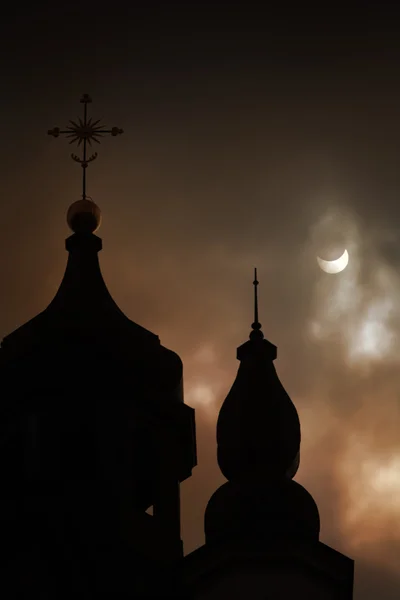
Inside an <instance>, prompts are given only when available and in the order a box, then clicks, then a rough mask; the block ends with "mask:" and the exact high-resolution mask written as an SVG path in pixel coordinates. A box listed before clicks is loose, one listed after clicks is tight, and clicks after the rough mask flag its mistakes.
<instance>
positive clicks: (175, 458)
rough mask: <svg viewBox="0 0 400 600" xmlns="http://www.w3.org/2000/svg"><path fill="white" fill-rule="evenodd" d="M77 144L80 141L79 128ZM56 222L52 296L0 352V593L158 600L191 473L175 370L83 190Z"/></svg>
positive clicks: (83, 132)
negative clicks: (119, 283)
mask: <svg viewBox="0 0 400 600" xmlns="http://www.w3.org/2000/svg"><path fill="white" fill-rule="evenodd" d="M86 99H87V98H86V97H85V100H86ZM85 108H86V103H85ZM77 135H78V139H80V140H81V141H82V138H83V139H84V145H86V141H87V140H88V139H89V136H90V135H91V130H90V127H87V126H86V125H85V123H82V126H81V127H80V130H79V131H77ZM79 136H80V137H79ZM85 152H86V151H85ZM85 160H86V158H85ZM82 166H83V168H84V172H85V169H86V166H87V164H86V165H85V163H84V164H83V165H82ZM68 223H69V225H70V227H71V228H72V230H73V232H74V233H73V234H72V235H71V236H70V237H69V238H68V239H67V240H66V248H67V251H68V253H69V257H68V263H67V268H66V271H65V275H64V278H63V280H62V282H61V285H60V287H59V290H58V292H57V294H56V296H55V298H54V299H53V300H52V302H51V303H50V305H49V306H48V307H47V308H46V309H45V310H44V311H43V312H42V313H41V314H39V315H38V316H36V317H35V318H33V319H32V320H31V321H29V322H28V323H26V324H25V325H23V326H22V327H20V328H19V329H17V330H16V331H14V332H13V333H11V334H10V335H8V336H7V337H6V338H5V339H4V340H3V343H2V346H1V349H0V376H1V382H2V389H3V390H7V393H5V394H4V395H3V397H2V402H1V433H2V481H3V488H2V494H1V509H2V510H1V516H0V519H1V534H0V536H1V544H2V547H3V561H2V564H1V582H2V583H1V586H2V595H3V597H4V598H11V597H12V598H14V597H18V598H22V597H38V598H52V599H58V598H63V597H68V598H92V597H93V598H97V597H99V596H102V595H104V597H105V596H106V597H108V598H114V597H118V598H120V597H126V598H133V597H142V596H146V595H148V596H157V597H164V596H165V593H167V595H171V594H173V593H175V590H176V585H177V582H176V581H175V579H174V573H175V570H176V569H175V565H176V564H177V563H179V561H181V560H182V555H183V551H182V543H181V537H180V504H179V484H180V482H181V481H183V480H184V479H185V478H187V477H189V476H190V474H191V471H192V468H193V466H194V465H195V464H196V446H195V430H194V411H193V409H192V408H190V407H188V406H186V405H185V404H184V402H183V389H182V362H181V360H180V358H179V356H178V355H177V354H175V353H174V352H172V351H171V350H168V349H167V348H164V347H163V346H162V345H161V344H160V341H159V338H158V337H157V336H156V335H155V334H154V333H152V332H150V331H148V330H147V329H145V328H143V327H141V326H140V325H137V324H136V323H134V322H133V321H131V320H129V319H128V318H127V317H126V316H125V315H124V314H123V313H122V312H121V310H120V309H119V308H118V306H117V305H116V303H115V302H114V300H113V299H112V297H111V296H110V294H109V292H108V290H107V288H106V285H105V283H104V281H103V278H102V275H101V272H100V267H99V261H98V252H99V251H100V250H101V247H102V243H101V239H100V238H99V237H97V236H96V235H95V234H94V231H95V230H96V229H97V227H98V225H99V223H100V211H99V209H98V207H97V206H96V205H95V204H94V203H93V202H92V201H90V200H88V199H87V197H86V195H85V187H84V188H83V195H82V199H81V200H78V201H77V202H75V203H74V204H73V205H72V206H71V208H70V210H69V212H68ZM149 507H152V508H153V511H152V512H153V515H151V514H148V513H147V512H146V510H147V509H149ZM4 557H5V560H4ZM6 589H7V590H10V595H8V596H7V594H6V592H5V590H6Z"/></svg>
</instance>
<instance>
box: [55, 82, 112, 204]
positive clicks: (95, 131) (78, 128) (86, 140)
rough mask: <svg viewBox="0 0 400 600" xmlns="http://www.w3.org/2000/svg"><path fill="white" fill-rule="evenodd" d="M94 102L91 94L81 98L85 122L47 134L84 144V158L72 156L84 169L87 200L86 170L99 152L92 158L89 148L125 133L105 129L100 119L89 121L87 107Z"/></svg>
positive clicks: (83, 190) (72, 122)
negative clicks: (103, 140) (105, 137)
mask: <svg viewBox="0 0 400 600" xmlns="http://www.w3.org/2000/svg"><path fill="white" fill-rule="evenodd" d="M91 102H92V99H91V97H90V96H89V94H84V95H83V96H82V98H81V103H82V104H83V120H82V119H80V118H79V119H78V121H77V122H76V121H69V123H70V125H67V128H66V129H65V130H63V131H62V130H61V129H60V128H59V127H54V129H49V131H48V132H47V133H48V134H49V135H52V136H54V137H58V136H59V135H66V137H67V138H71V140H70V142H69V143H70V144H74V143H76V144H77V145H78V146H81V144H82V143H83V147H82V148H83V152H82V157H81V158H79V156H77V155H76V154H73V153H72V154H71V158H72V160H74V161H75V162H77V163H79V164H80V165H81V167H82V171H83V173H82V174H83V178H82V198H83V199H84V200H85V198H86V169H87V167H88V165H89V163H90V162H92V161H93V160H95V159H96V158H97V152H94V153H93V154H91V155H90V156H88V155H87V150H88V148H87V146H88V144H89V146H91V145H92V142H96V143H97V144H100V140H99V139H98V138H101V137H103V136H104V135H106V134H111V135H113V136H116V135H120V134H121V133H123V130H122V129H119V128H118V127H113V128H112V129H103V127H104V126H103V125H102V124H101V123H100V119H98V120H97V121H93V120H92V118H90V119H89V120H88V118H87V105H88V104H89V103H91Z"/></svg>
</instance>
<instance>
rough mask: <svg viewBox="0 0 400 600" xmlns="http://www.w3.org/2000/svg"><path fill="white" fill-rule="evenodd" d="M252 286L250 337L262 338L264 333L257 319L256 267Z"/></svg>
mask: <svg viewBox="0 0 400 600" xmlns="http://www.w3.org/2000/svg"><path fill="white" fill-rule="evenodd" d="M253 286H254V323H253V324H252V326H251V328H252V330H253V331H252V332H251V333H250V339H251V340H253V339H261V340H262V339H263V338H264V334H263V332H262V331H261V323H260V322H259V320H258V293H257V286H258V279H257V269H256V268H255V269H254V281H253Z"/></svg>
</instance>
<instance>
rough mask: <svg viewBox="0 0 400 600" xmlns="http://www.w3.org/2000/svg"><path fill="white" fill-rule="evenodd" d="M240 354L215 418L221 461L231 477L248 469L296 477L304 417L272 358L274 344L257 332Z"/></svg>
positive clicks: (241, 349) (222, 468)
mask: <svg viewBox="0 0 400 600" xmlns="http://www.w3.org/2000/svg"><path fill="white" fill-rule="evenodd" d="M237 356H238V359H239V360H240V361H241V364H240V367H239V370H238V374H237V376H236V380H235V382H234V384H233V386H232V388H231V390H230V392H229V393H228V396H227V397H226V399H225V401H224V403H223V404H222V407H221V410H220V413H219V417H218V422H217V444H218V464H219V467H220V469H221V471H222V473H223V474H224V475H225V477H226V478H227V479H228V480H233V479H238V478H242V477H245V476H247V475H249V474H250V473H253V474H255V475H256V476H257V477H262V478H265V477H266V476H276V475H278V476H286V475H288V476H290V477H294V475H295V473H296V471H297V467H298V463H299V450H300V421H299V417H298V414H297V410H296V408H295V406H294V404H293V402H292V401H291V399H290V398H289V396H288V394H287V393H286V391H285V389H284V387H283V386H282V384H281V382H280V380H279V377H278V375H277V373H276V370H275V367H274V364H273V360H274V358H275V357H276V347H275V346H274V345H273V344H271V343H270V342H268V341H267V340H265V339H261V338H257V339H254V338H253V339H250V340H249V341H248V342H246V343H245V344H243V345H242V346H240V348H238V354H237Z"/></svg>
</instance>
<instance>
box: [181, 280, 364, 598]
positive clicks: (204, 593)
mask: <svg viewBox="0 0 400 600" xmlns="http://www.w3.org/2000/svg"><path fill="white" fill-rule="evenodd" d="M254 275H255V276H254V282H253V283H254V322H253V324H252V331H251V333H250V339H249V340H248V341H247V342H245V343H244V344H242V345H241V346H240V347H239V348H238V349H237V358H238V360H239V361H240V366H239V370H238V374H237V377H236V379H235V381H234V383H233V385H232V388H231V390H230V392H229V393H228V396H227V397H226V399H225V401H224V403H223V404H222V407H221V410H220V413H219V417H218V422H217V457H218V464H219V467H220V469H221V471H222V473H223V475H224V476H225V477H226V479H227V480H228V481H227V482H226V483H225V484H223V485H222V486H221V487H220V488H219V489H218V490H217V491H216V492H215V493H214V495H213V496H212V497H211V499H210V501H209V503H208V506H207V509H206V513H205V523H204V529H205V535H206V543H205V545H204V546H202V547H201V548H199V549H197V550H195V551H194V552H192V554H190V555H189V556H187V557H186V559H185V582H186V585H187V589H191V590H196V591H195V593H194V594H193V595H192V598H193V600H203V599H204V600H205V599H207V600H219V599H222V598H229V599H230V600H236V599H237V600H239V599H241V598H246V597H249V598H252V599H255V600H265V599H267V598H268V599H269V598H271V600H272V599H274V598H282V599H283V598H284V599H286V598H287V599H289V598H307V600H328V598H329V599H330V600H351V599H352V598H353V571H354V563H353V561H352V560H351V559H349V558H347V557H346V556H344V555H343V554H340V553H339V552H336V551H335V550H333V549H331V548H329V547H328V546H326V545H325V544H323V543H322V542H320V541H319V532H320V519H319V513H318V508H317V505H316V504H315V502H314V500H313V498H312V496H311V495H310V494H309V493H308V492H307V490H305V489H304V488H303V487H302V486H301V485H300V484H299V483H297V482H296V481H294V480H293V477H294V476H295V475H296V472H297V470H298V468H299V464H300V438H301V436H300V421H299V417H298V414H297V410H296V408H295V406H294V404H293V402H292V401H291V399H290V398H289V396H288V394H287V393H286V391H285V389H284V387H283V386H282V384H281V382H280V380H279V378H278V375H277V373H276V370H275V367H274V364H273V361H274V360H275V359H276V356H277V348H276V346H274V345H273V344H271V343H270V342H269V341H268V340H266V339H264V334H263V333H262V331H261V324H260V322H259V320H258V297H257V286H258V280H257V270H255V273H254Z"/></svg>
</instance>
